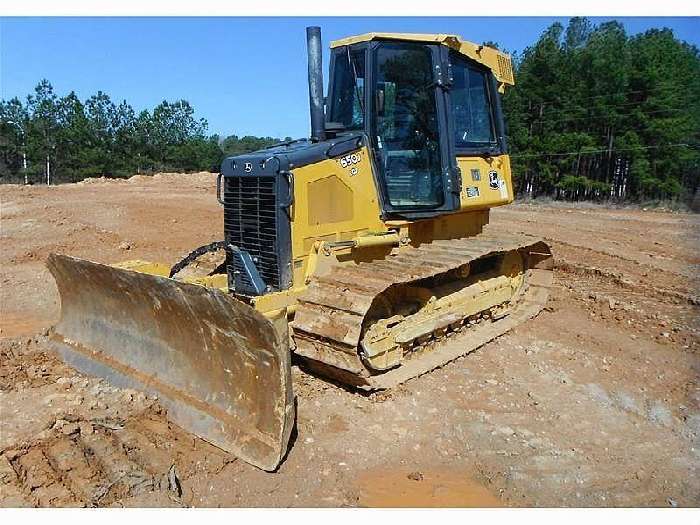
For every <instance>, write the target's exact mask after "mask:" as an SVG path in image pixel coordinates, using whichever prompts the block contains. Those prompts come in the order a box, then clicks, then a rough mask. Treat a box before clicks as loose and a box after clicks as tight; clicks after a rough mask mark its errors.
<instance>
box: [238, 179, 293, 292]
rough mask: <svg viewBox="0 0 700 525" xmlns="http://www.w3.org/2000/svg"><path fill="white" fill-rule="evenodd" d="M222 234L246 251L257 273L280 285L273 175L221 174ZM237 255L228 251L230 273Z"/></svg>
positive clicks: (276, 287) (267, 282)
mask: <svg viewBox="0 0 700 525" xmlns="http://www.w3.org/2000/svg"><path fill="white" fill-rule="evenodd" d="M224 181H225V182H224V235H225V238H226V243H227V244H232V245H234V246H237V247H238V248H240V249H241V250H245V251H247V252H248V253H249V254H250V256H251V257H252V258H253V262H254V263H255V266H256V268H257V269H258V272H259V273H260V277H262V279H263V281H265V284H266V285H268V286H270V287H272V288H273V289H275V290H279V288H280V268H279V260H278V256H277V253H278V250H277V242H278V239H277V231H278V228H277V197H276V195H277V194H276V187H275V183H276V177H224ZM236 260H237V258H236V257H231V254H230V253H229V254H228V255H227V267H228V272H229V275H233V272H234V270H237V271H240V268H234V266H233V265H234V264H235V263H234V261H236Z"/></svg>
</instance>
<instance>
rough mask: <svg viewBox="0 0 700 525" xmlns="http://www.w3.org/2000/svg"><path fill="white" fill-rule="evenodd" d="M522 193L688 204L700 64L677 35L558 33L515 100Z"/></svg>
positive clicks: (607, 29) (522, 68) (698, 178)
mask: <svg viewBox="0 0 700 525" xmlns="http://www.w3.org/2000/svg"><path fill="white" fill-rule="evenodd" d="M503 105H504V111H505V113H506V121H507V123H508V128H509V131H508V139H509V144H510V148H511V155H512V163H513V171H514V175H515V177H516V188H517V189H518V191H519V192H520V193H527V194H529V195H530V196H538V195H547V196H552V197H555V198H565V199H582V198H585V199H594V200H607V199H613V200H617V201H625V200H634V201H646V200H654V199H655V200H664V199H679V198H684V199H689V198H690V197H692V195H693V194H694V193H695V191H696V190H697V188H698V185H699V183H700V151H699V150H698V143H699V142H700V141H699V139H700V56H699V55H698V49H697V48H695V47H694V46H691V45H689V44H687V43H685V42H681V41H679V40H677V39H676V38H675V37H674V35H673V32H672V31H671V30H669V29H653V30H649V31H647V32H645V33H642V34H639V35H635V36H629V35H627V34H626V33H625V30H624V28H623V26H622V25H621V24H620V23H619V22H615V21H613V22H606V23H603V24H600V25H598V26H594V25H593V24H591V22H590V21H588V20H587V19H585V18H580V17H577V18H572V19H571V20H570V21H569V23H568V26H567V27H566V28H563V27H562V26H561V24H558V23H556V24H553V25H552V26H551V27H549V28H548V29H547V30H546V31H545V32H544V33H543V34H542V36H541V37H540V38H539V40H538V41H537V42H536V43H535V44H533V45H532V46H530V47H528V48H527V49H525V50H524V51H523V53H522V54H521V55H519V56H517V57H516V86H515V87H514V88H511V89H510V90H508V91H507V92H506V95H505V97H504V103H503Z"/></svg>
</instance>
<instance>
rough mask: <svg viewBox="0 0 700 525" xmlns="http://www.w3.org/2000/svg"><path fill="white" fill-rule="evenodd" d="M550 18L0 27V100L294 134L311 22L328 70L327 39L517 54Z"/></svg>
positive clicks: (678, 24) (11, 22)
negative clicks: (164, 109)
mask: <svg viewBox="0 0 700 525" xmlns="http://www.w3.org/2000/svg"><path fill="white" fill-rule="evenodd" d="M557 20H558V21H560V22H562V23H563V24H564V25H566V22H567V20H568V18H562V17H547V18H536V17H533V18H500V19H496V18H485V17H473V18H460V17H449V18H426V17H415V18H380V17H373V18H353V17H342V18H0V97H1V98H4V99H8V98H11V97H13V96H19V97H21V98H24V97H25V96H26V95H27V94H28V93H30V92H31V91H32V90H33V88H34V86H35V85H36V83H37V82H38V81H39V80H40V79H42V78H47V79H49V80H50V81H51V83H52V84H53V86H54V88H55V90H56V92H57V93H58V94H59V95H65V94H66V93H68V92H69V91H71V90H75V92H76V93H77V94H78V96H79V97H80V98H81V99H82V100H84V99H86V98H87V97H89V96H90V95H92V94H94V93H95V92H97V91H98V90H102V91H104V92H106V93H108V94H109V95H110V96H111V97H112V100H114V101H115V102H119V101H121V100H123V99H125V100H127V101H128V102H129V103H130V104H131V105H132V106H133V107H134V108H135V109H136V110H141V109H151V108H153V107H154V106H155V105H157V104H158V103H160V102H161V101H162V100H164V99H167V100H177V99H180V98H184V99H186V100H189V101H190V102H191V103H192V105H193V106H194V107H195V109H196V111H197V116H198V117H204V118H206V119H207V120H208V121H209V129H210V131H211V132H214V133H220V134H223V135H228V134H233V133H235V134H237V135H240V136H242V135H248V134H250V135H270V136H277V137H284V136H287V135H289V136H292V137H301V136H306V135H308V129H309V124H308V120H309V117H308V101H307V86H306V36H305V32H304V28H305V27H306V26H307V25H319V26H321V28H322V36H323V40H324V47H325V48H326V54H325V56H324V65H325V67H326V68H327V65H328V42H329V41H330V40H333V39H336V38H340V37H343V36H349V35H354V34H359V33H366V32H369V31H390V32H417V33H418V32H422V33H456V34H460V35H462V36H463V37H464V38H465V39H467V40H471V41H474V42H483V41H485V40H494V41H497V42H499V43H500V44H501V46H502V47H503V48H505V49H508V50H518V51H520V50H522V49H523V48H525V47H526V46H528V45H530V44H532V43H533V42H534V41H535V40H536V39H537V38H538V36H539V35H540V34H541V33H542V31H543V30H544V29H545V28H546V27H547V26H549V25H550V24H551V23H553V22H554V21H557ZM591 20H593V21H594V22H595V23H599V22H601V21H605V20H609V18H594V17H591ZM618 20H620V21H621V22H622V23H623V24H624V26H625V28H626V30H627V32H628V33H630V34H634V33H638V32H641V31H645V30H646V29H649V28H652V27H670V28H671V29H673V30H674V32H675V34H676V36H677V37H678V38H680V39H683V40H686V41H688V42H690V43H693V44H695V45H697V46H698V47H700V31H698V28H699V26H700V24H699V23H698V22H699V20H700V19H698V18H642V17H635V18H618ZM324 74H326V76H327V69H326V70H325V71H324ZM326 80H327V79H326Z"/></svg>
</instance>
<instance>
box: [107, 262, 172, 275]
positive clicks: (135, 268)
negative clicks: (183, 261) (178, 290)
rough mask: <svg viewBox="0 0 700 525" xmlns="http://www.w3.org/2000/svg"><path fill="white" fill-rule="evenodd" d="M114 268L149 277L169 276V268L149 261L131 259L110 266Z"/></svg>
mask: <svg viewBox="0 0 700 525" xmlns="http://www.w3.org/2000/svg"><path fill="white" fill-rule="evenodd" d="M110 266H113V267H114V268H121V269H122V270H131V271H132V272H139V273H147V274H149V275H160V276H161V277H168V276H169V275H170V266H169V265H167V264H163V263H155V262H150V261H142V260H140V259H132V260H130V261H124V262H120V263H115V264H111V265H110Z"/></svg>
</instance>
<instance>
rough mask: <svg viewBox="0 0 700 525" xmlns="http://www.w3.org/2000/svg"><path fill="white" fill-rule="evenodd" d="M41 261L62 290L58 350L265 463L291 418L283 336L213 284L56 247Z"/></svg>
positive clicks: (275, 456)
mask: <svg viewBox="0 0 700 525" xmlns="http://www.w3.org/2000/svg"><path fill="white" fill-rule="evenodd" d="M47 266H48V268H49V271H50V272H51V274H52V275H53V277H54V279H55V280H56V284H57V286H58V291H59V294H60V297H61V319H60V321H59V322H58V324H57V325H56V326H55V327H54V330H53V333H52V335H51V339H52V342H53V343H54V346H55V348H56V349H57V350H58V352H59V354H60V355H61V357H62V358H63V359H64V360H65V361H66V362H68V363H69V364H71V365H73V366H75V367H76V368H78V369H79V370H81V371H83V372H86V373H88V374H92V375H97V376H100V377H104V378H105V379H107V380H108V381H110V382H111V383H113V384H115V385H117V386H123V387H130V388H137V389H141V390H145V391H147V392H151V393H155V394H157V395H158V398H159V399H160V401H161V403H162V404H163V405H164V406H165V407H166V408H167V409H168V416H169V418H170V419H171V420H172V421H173V422H175V423H177V424H178V425H180V426H181V427H183V428H185V429H187V430H189V431H190V432H192V433H194V434H196V435H197V436H200V437H201V438H203V439H205V440H207V441H209V442H211V443H213V444H215V445H217V446H219V447H221V448H222V449H224V450H226V451H228V452H231V453H233V454H235V455H236V456H238V457H240V458H241V459H243V460H245V461H247V462H248V463H251V464H253V465H255V466H257V467H259V468H262V469H264V470H274V469H275V468H276V467H277V466H278V464H279V462H280V461H281V458H282V457H283V455H284V453H285V451H286V448H287V443H288V441H289V435H290V432H291V429H292V425H293V423H294V405H293V394H292V383H291V371H290V355H289V351H288V343H287V341H286V339H284V338H282V337H280V336H279V335H278V334H277V333H276V331H275V330H274V329H273V326H272V324H271V323H270V322H269V321H268V320H267V319H266V318H265V317H264V316H262V315H261V314H260V313H258V312H257V311H255V310H254V309H253V308H251V307H250V306H248V305H246V304H244V303H242V302H240V301H238V300H236V299H234V298H233V297H231V296H229V295H227V294H225V293H223V292H221V291H219V290H215V289H210V288H204V287H202V286H196V285H191V284H185V283H181V282H178V281H175V280H173V279H167V278H164V277H157V276H153V275H147V274H143V273H137V272H132V271H128V270H121V269H117V268H113V267H111V266H105V265H102V264H97V263H93V262H90V261H85V260H81V259H75V258H72V257H66V256H63V255H56V254H52V255H50V256H49V259H48V262H47Z"/></svg>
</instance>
